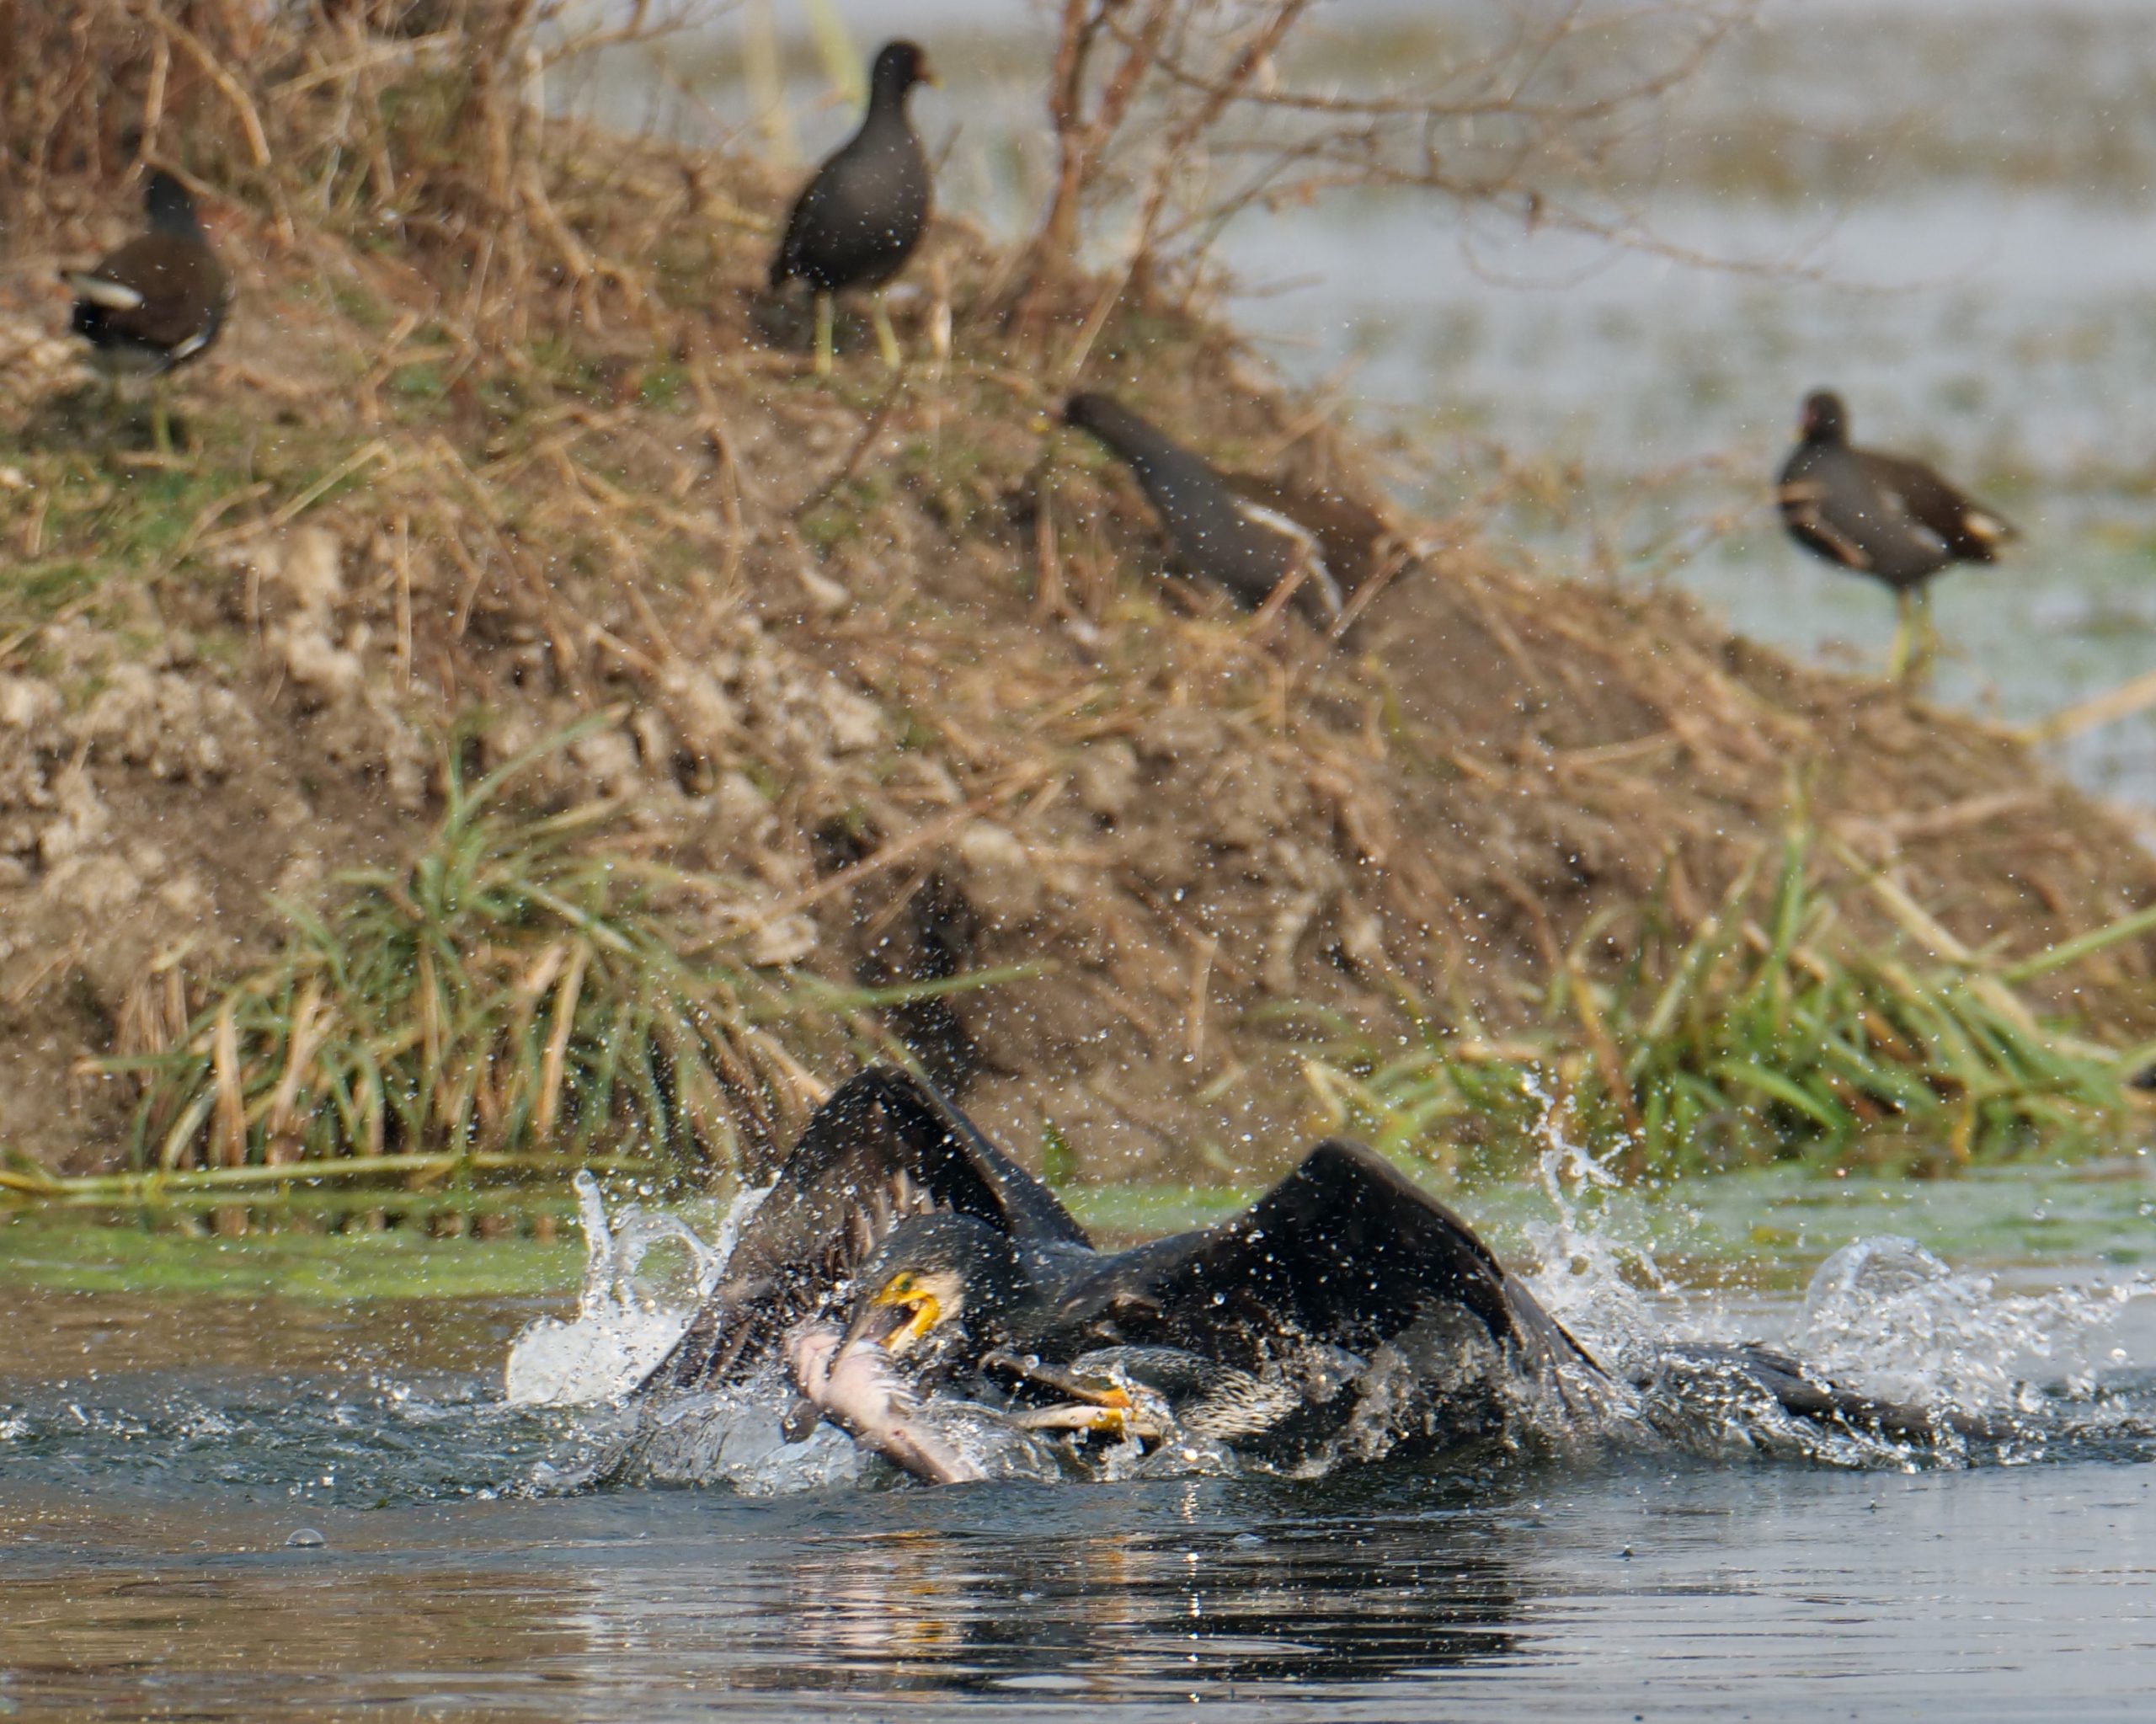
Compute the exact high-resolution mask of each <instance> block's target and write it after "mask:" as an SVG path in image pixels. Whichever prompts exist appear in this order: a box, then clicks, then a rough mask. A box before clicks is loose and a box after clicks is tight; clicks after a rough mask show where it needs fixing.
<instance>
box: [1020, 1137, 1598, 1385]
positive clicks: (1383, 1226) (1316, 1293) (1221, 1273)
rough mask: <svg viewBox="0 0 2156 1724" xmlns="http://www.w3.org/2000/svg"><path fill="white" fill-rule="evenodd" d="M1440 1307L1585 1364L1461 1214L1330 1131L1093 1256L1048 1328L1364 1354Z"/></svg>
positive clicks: (1544, 1358)
mask: <svg viewBox="0 0 2156 1724" xmlns="http://www.w3.org/2000/svg"><path fill="white" fill-rule="evenodd" d="M1436 1305H1450V1306H1452V1307H1454V1308H1456V1309H1459V1310H1464V1311H1465V1312H1467V1313H1468V1314H1469V1315H1470V1316H1471V1317H1472V1318H1473V1319H1474V1320H1475V1321H1476V1322H1477V1323H1479V1324H1480V1325H1481V1326H1482V1327H1483V1328H1485V1329H1486V1330H1487V1331H1488V1332H1489V1334H1490V1337H1491V1339H1492V1341H1493V1342H1495V1343H1497V1346H1498V1347H1499V1348H1501V1349H1502V1350H1504V1351H1505V1352H1506V1353H1508V1355H1510V1356H1511V1357H1512V1358H1514V1359H1515V1360H1516V1361H1517V1362H1518V1364H1520V1365H1522V1366H1523V1367H1524V1368H1525V1369H1529V1370H1531V1371H1534V1372H1536V1373H1538V1374H1539V1373H1540V1372H1541V1371H1542V1370H1543V1369H1545V1368H1547V1367H1549V1366H1551V1365H1555V1364H1559V1363H1577V1364H1582V1365H1584V1366H1585V1367H1586V1368H1587V1369H1590V1370H1598V1367H1597V1366H1596V1365H1595V1364H1594V1363H1593V1360H1592V1359H1590V1358H1588V1355H1587V1354H1586V1353H1584V1352H1583V1351H1582V1349H1581V1348H1580V1347H1579V1345H1578V1343H1577V1342H1575V1341H1574V1340H1573V1339H1572V1337H1571V1336H1570V1335H1568V1334H1566V1332H1565V1330H1564V1328H1563V1326H1561V1325H1560V1324H1559V1323H1558V1322H1557V1321H1556V1319H1555V1318H1554V1317H1552V1316H1550V1314H1549V1313H1548V1312H1546V1311H1545V1310H1543V1309H1542V1307H1541V1306H1540V1305H1538V1304H1536V1303H1535V1301H1534V1297H1533V1295H1532V1294H1529V1292H1528V1291H1527V1289H1525V1288H1524V1287H1523V1286H1522V1285H1521V1284H1519V1282H1518V1281H1517V1280H1515V1279H1514V1278H1513V1277H1511V1276H1510V1275H1508V1274H1507V1273H1505V1270H1504V1268H1503V1266H1502V1264H1500V1263H1499V1262H1497V1258H1496V1257H1494V1256H1492V1254H1491V1252H1490V1249H1489V1247H1488V1246H1486V1245H1484V1244H1483V1243H1482V1241H1481V1240H1479V1239H1477V1238H1476V1236H1475V1233H1474V1230H1472V1229H1471V1228H1470V1227H1469V1226H1468V1225H1467V1224H1466V1223H1465V1221H1463V1220H1460V1217H1459V1216H1457V1215H1455V1214H1453V1212H1452V1211H1451V1210H1450V1209H1447V1208H1445V1206H1444V1204H1440V1203H1438V1202H1437V1201H1436V1200H1435V1199H1434V1198H1431V1197H1429V1196H1428V1195H1427V1194H1426V1193H1424V1192H1422V1189H1421V1188H1418V1187H1417V1186H1416V1185H1415V1184H1413V1183H1412V1182H1411V1181H1409V1180H1408V1179H1407V1178H1406V1177H1404V1176H1403V1175H1402V1174H1401V1173H1400V1172H1398V1170H1396V1168H1394V1167H1393V1166H1391V1164H1390V1163H1389V1162H1387V1161H1385V1160H1383V1159H1382V1158H1381V1157H1380V1156H1376V1155H1374V1154H1373V1153H1372V1152H1371V1151H1370V1150H1366V1149H1364V1148H1363V1147H1362V1146H1361V1145H1358V1144H1353V1143H1348V1142H1346V1141H1343V1140H1340V1139H1337V1138H1336V1139H1328V1140H1326V1142H1324V1143H1321V1144H1320V1145H1317V1147H1316V1148H1315V1149H1313V1150H1311V1151H1310V1154H1309V1155H1307V1156H1305V1157H1304V1158H1303V1161H1302V1165H1301V1166H1299V1167H1297V1168H1296V1169H1295V1171H1294V1172H1292V1173H1290V1174H1289V1175H1288V1176H1287V1177H1286V1178H1284V1179H1283V1180H1282V1181H1281V1182H1279V1183H1278V1185H1276V1186H1274V1187H1273V1189H1272V1190H1271V1191H1269V1192H1267V1193H1266V1194H1265V1195H1264V1196H1263V1197H1262V1198H1259V1199H1258V1200H1257V1203H1255V1204H1252V1205H1251V1207H1250V1208H1249V1209H1246V1211H1244V1212H1243V1214H1241V1215H1238V1216H1236V1217H1235V1219H1234V1220H1230V1221H1225V1222H1222V1223H1220V1224H1219V1225H1218V1226H1214V1227H1210V1228H1208V1229H1206V1230H1203V1232H1198V1233H1186V1234H1179V1235H1177V1236H1173V1237H1171V1238H1167V1239H1162V1240H1155V1241H1154V1242H1153V1243H1151V1244H1150V1245H1144V1246H1138V1247H1137V1248H1136V1249H1134V1250H1132V1251H1129V1252H1120V1253H1118V1254H1117V1255H1116V1256H1114V1257H1106V1258H1103V1259H1102V1261H1101V1262H1100V1263H1099V1264H1098V1265H1097V1267H1095V1268H1091V1269H1090V1270H1088V1271H1087V1272H1086V1273H1083V1274H1081V1275H1080V1276H1079V1277H1078V1278H1075V1280H1074V1281H1073V1282H1072V1283H1071V1284H1070V1285H1069V1286H1068V1287H1067V1288H1066V1289H1065V1292H1064V1294H1063V1296H1062V1298H1061V1299H1060V1300H1059V1301H1058V1304H1057V1308H1056V1311H1055V1315H1054V1319H1053V1321H1052V1323H1051V1331H1052V1332H1053V1334H1054V1335H1055V1336H1057V1337H1066V1336H1067V1337H1072V1338H1074V1339H1075V1338H1077V1337H1081V1336H1085V1335H1091V1336H1092V1337H1097V1338H1099V1339H1101V1340H1106V1341H1123V1342H1135V1343H1141V1344H1158V1345H1163V1346H1169V1347H1180V1348H1187V1349H1188V1350H1190V1351H1192V1352H1193V1353H1203V1354H1204V1355H1206V1356H1207V1357H1209V1358H1215V1359H1219V1360H1220V1361H1221V1362H1223V1363H1225V1364H1236V1365H1240V1366H1241V1367H1243V1368H1245V1369H1256V1368H1257V1366H1258V1365H1260V1364H1262V1363H1263V1362H1264V1360H1265V1358H1266V1357H1267V1350H1268V1343H1269V1342H1274V1341H1277V1340H1279V1339H1283V1338H1286V1337H1299V1338H1301V1339H1303V1340H1305V1341H1310V1342H1318V1343H1321V1344H1324V1345H1327V1346H1332V1347H1337V1348H1345V1349H1346V1350H1348V1352H1351V1353H1361V1354H1367V1353H1369V1352H1370V1351H1372V1350H1373V1349H1374V1348H1377V1347H1378V1346H1380V1345H1382V1344H1383V1343H1384V1342H1387V1341H1390V1340H1391V1339H1392V1338H1394V1337H1396V1336H1397V1335H1399V1334H1401V1332H1403V1331H1405V1330H1406V1329H1407V1328H1408V1327H1409V1326H1411V1325H1412V1324H1413V1323H1415V1322H1416V1321H1417V1320H1418V1319H1420V1318H1422V1316H1425V1315H1426V1314H1428V1312H1429V1311H1430V1310H1432V1308H1433V1306H1436Z"/></svg>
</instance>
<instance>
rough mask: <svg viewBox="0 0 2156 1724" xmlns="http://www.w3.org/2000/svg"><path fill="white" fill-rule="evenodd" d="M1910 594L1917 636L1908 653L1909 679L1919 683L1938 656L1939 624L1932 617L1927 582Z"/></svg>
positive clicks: (1922, 680)
mask: <svg viewBox="0 0 2156 1724" xmlns="http://www.w3.org/2000/svg"><path fill="white" fill-rule="evenodd" d="M1912 596H1913V600H1914V605H1913V609H1914V611H1915V612H1916V631H1917V638H1916V644H1915V645H1914V646H1913V648H1912V649H1910V653H1909V681H1911V682H1913V683H1917V684H1919V685H1920V684H1922V683H1923V682H1924V681H1925V680H1926V679H1927V678H1929V675H1931V661H1932V660H1933V659H1935V658H1937V657H1938V656H1939V625H1938V623H1937V622H1935V621H1933V619H1932V615H1931V587H1930V584H1929V583H1928V582H1927V583H1926V584H1924V585H1923V586H1920V587H1919V588H1918V589H1917V590H1916V591H1915V593H1914V594H1913V595H1912Z"/></svg>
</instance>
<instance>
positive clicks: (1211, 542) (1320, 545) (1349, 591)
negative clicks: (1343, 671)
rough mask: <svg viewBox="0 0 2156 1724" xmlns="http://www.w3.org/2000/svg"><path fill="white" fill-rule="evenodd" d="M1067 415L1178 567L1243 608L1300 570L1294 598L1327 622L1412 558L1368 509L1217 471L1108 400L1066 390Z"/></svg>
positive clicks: (1253, 607) (1262, 598)
mask: <svg viewBox="0 0 2156 1724" xmlns="http://www.w3.org/2000/svg"><path fill="white" fill-rule="evenodd" d="M1063 421H1064V423H1065V424H1068V425H1073V426H1075V427H1077V428H1078V429H1079V430H1084V431H1088V432H1091V434H1092V435H1094V436H1096V437H1097V438H1099V439H1100V440H1101V441H1102V443H1104V444H1106V445H1107V447H1108V449H1109V451H1111V452H1112V453H1113V454H1114V455H1115V456H1117V457H1118V459H1120V460H1121V461H1122V462H1123V464H1124V465H1125V466H1126V467H1129V469H1130V471H1131V472H1132V473H1133V475H1134V476H1135V477H1136V478H1137V480H1138V483H1139V485H1140V486H1141V487H1142V488H1144V490H1145V495H1146V498H1147V499H1148V500H1149V501H1150V503H1151V504H1152V505H1153V508H1154V511H1155V513H1156V514H1157V515H1159V516H1160V517H1161V526H1163V527H1165V528H1166V530H1167V533H1168V536H1169V537H1170V538H1171V540H1172V541H1174V543H1175V547H1176V555H1177V560H1178V561H1179V563H1181V564H1182V568H1184V570H1185V571H1186V572H1187V573H1188V574H1193V575H1196V576H1198V577H1200V578H1201V579H1206V580H1210V581H1214V582H1216V583H1217V584H1219V585H1221V586H1223V587H1225V588H1226V589H1227V590H1228V593H1229V595H1230V597H1232V598H1233V599H1234V600H1235V602H1236V603H1237V604H1238V605H1240V606H1242V607H1243V608H1244V609H1245V610H1246V611H1254V610H1256V609H1257V607H1258V606H1261V605H1262V604H1263V603H1264V602H1265V601H1266V600H1267V598H1268V597H1270V596H1271V595H1272V594H1273V592H1274V590H1276V589H1278V586H1279V584H1280V583H1281V582H1282V581H1283V580H1286V579H1289V577H1290V576H1293V575H1296V574H1300V576H1301V577H1302V579H1301V584H1300V585H1299V586H1298V587H1297V588H1296V589H1295V593H1294V601H1295V603H1296V604H1297V605H1298V606H1300V607H1301V609H1302V610H1303V611H1304V612H1305V614H1306V615H1307V616H1310V618H1311V620H1312V621H1314V622H1317V623H1318V624H1320V625H1321V627H1330V626H1332V625H1334V624H1337V623H1338V622H1340V621H1341V620H1342V617H1343V616H1345V615H1346V614H1347V612H1348V608H1349V606H1350V604H1351V602H1352V600H1353V598H1354V595H1356V594H1357V593H1358V592H1359V591H1360V590H1362V589H1363V588H1364V586H1366V585H1367V584H1369V583H1370V582H1371V581H1372V580H1374V579H1377V578H1378V577H1380V575H1386V576H1389V575H1390V574H1393V573H1396V572H1397V570H1398V569H1399V568H1401V566H1402V565H1403V564H1404V563H1406V561H1407V560H1408V552H1407V550H1406V547H1404V546H1403V545H1401V543H1400V542H1398V541H1397V540H1396V538H1394V537H1393V536H1391V534H1390V531H1389V530H1388V529H1387V528H1386V526H1385V523H1384V521H1382V520H1380V519H1379V517H1378V515H1377V514H1376V512H1375V511H1374V510H1370V509H1369V508H1367V507H1365V506H1364V504H1360V503H1358V502H1356V501H1354V500H1353V499H1352V498H1346V497H1339V496H1331V495H1327V496H1323V497H1312V496H1308V495H1305V494H1300V493H1297V492H1294V491H1291V490H1289V489H1288V488H1286V487H1284V486H1282V485H1278V484H1275V483H1273V482H1272V481H1270V480H1267V479H1260V478H1253V477H1251V476H1250V475H1248V474H1245V473H1230V472H1220V471H1219V469H1218V468H1216V467H1213V466H1212V465H1211V464H1210V463H1209V462H1206V461H1204V460H1203V459H1201V458H1200V457H1199V456H1196V455H1194V454H1193V453H1192V452H1191V451H1189V450H1187V449H1185V448H1184V447H1182V445H1180V444H1178V443H1177V442H1176V441H1174V440H1172V439H1171V438H1170V437H1169V436H1168V435H1166V433H1165V432H1163V431H1162V430H1160V428H1159V427H1158V426H1156V425H1154V424H1150V423H1148V422H1147V421H1146V420H1145V419H1140V418H1139V416H1138V415H1137V414H1134V413H1133V412H1131V411H1130V409H1129V408H1127V407H1125V406H1123V404H1122V403H1120V402H1118V401H1117V400H1116V399H1115V398H1113V396H1107V395H1093V394H1080V395H1074V396H1072V397H1071V398H1070V400H1069V401H1068V402H1067V403H1065V405H1064V409H1063Z"/></svg>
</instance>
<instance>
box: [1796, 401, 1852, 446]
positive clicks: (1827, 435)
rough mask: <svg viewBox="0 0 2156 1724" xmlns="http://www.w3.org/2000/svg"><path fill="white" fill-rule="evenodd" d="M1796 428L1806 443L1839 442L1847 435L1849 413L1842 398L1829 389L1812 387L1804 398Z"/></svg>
mask: <svg viewBox="0 0 2156 1724" xmlns="http://www.w3.org/2000/svg"><path fill="white" fill-rule="evenodd" d="M1797 429H1798V430H1799V431H1801V433H1802V434H1803V436H1804V440H1805V441H1806V442H1807V443H1839V442H1842V441H1843V440H1845V439H1846V438H1847V437H1848V435H1849V415H1848V414H1846V413H1844V411H1843V409H1842V398H1841V397H1840V396H1838V395H1837V394H1835V393H1834V392H1833V390H1831V389H1814V390H1813V391H1812V392H1811V393H1810V394H1809V395H1807V396H1806V397H1805V398H1804V416H1803V417H1802V418H1801V419H1799V420H1798V421H1797Z"/></svg>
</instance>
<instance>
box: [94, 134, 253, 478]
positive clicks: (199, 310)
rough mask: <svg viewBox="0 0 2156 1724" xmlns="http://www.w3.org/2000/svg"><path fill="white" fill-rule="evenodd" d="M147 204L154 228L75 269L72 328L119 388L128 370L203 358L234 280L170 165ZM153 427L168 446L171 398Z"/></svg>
mask: <svg viewBox="0 0 2156 1724" xmlns="http://www.w3.org/2000/svg"><path fill="white" fill-rule="evenodd" d="M142 202H143V206H144V210H145V213H146V214H147V218H148V222H149V231H148V232H147V233H141V234H137V235H136V237H135V238H132V239H131V240H129V241H128V242H127V243H126V244H125V245H123V246H121V247H120V249H119V250H118V251H116V252H114V253H113V254H111V255H110V256H109V257H108V258H106V259H104V262H102V263H101V264H99V265H98V266H97V267H96V268H95V269H93V270H64V271H62V272H61V276H62V279H63V280H65V281H66V282H67V285H68V286H69V287H71V288H72V289H73V290H74V292H75V308H74V315H73V318H72V328H73V330H74V333H75V334H77V335H79V336H81V337H82V338H83V339H84V340H85V341H87V342H88V343H89V344H90V345H91V346H92V347H93V349H95V350H96V353H95V358H94V363H95V364H96V365H97V366H99V368H100V369H102V370H104V371H106V372H107V373H109V375H110V376H112V378H113V379H114V387H115V389H117V387H118V385H119V380H120V378H121V377H123V376H149V377H157V376H162V375H163V373H165V372H166V371H170V370H171V369H172V368H173V366H179V365H184V364H186V362H187V361H188V360H191V359H196V358H199V357H200V355H202V354H203V352H204V351H205V350H207V349H208V347H209V345H210V344H211V342H213V341H215V340H216V339H217V334H218V331H220V330H221V328H223V327H224V323H225V313H226V312H227V310H228V309H229V308H230V307H231V305H232V280H231V278H230V277H228V276H227V275H226V274H225V270H224V266H223V265H222V264H220V263H219V262H218V261H217V254H216V253H215V252H214V251H212V250H211V248H210V239H209V236H208V235H207V234H205V232H203V231H202V224H201V222H200V220H198V219H197V217H196V216H195V200H194V199H193V198H192V197H190V196H189V195H188V190H187V188H186V187H185V186H184V185H183V184H181V183H180V182H179V179H177V178H175V177H174V176H173V175H172V174H170V173H167V172H165V170H164V169H163V168H157V169H155V170H153V171H152V173H151V174H150V178H149V183H148V184H147V186H146V187H145V188H144V190H143V194H142ZM150 414H151V419H150V423H151V432H152V436H153V437H154V438H155V439H156V441H157V448H158V450H159V451H160V452H168V451H169V450H170V446H171V437H170V432H169V430H168V427H167V425H166V423H165V413H164V403H163V400H162V398H159V397H158V396H157V395H156V394H155V393H153V394H152V398H151V408H150Z"/></svg>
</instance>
